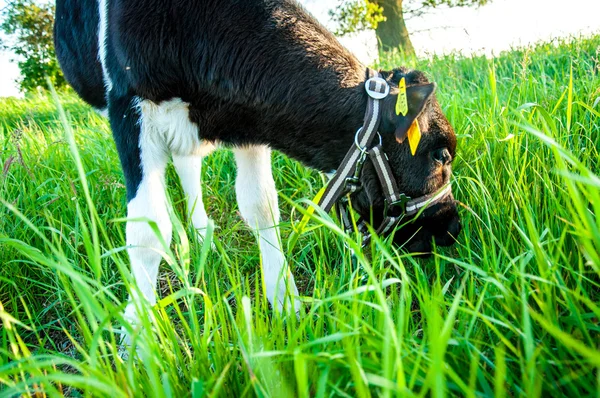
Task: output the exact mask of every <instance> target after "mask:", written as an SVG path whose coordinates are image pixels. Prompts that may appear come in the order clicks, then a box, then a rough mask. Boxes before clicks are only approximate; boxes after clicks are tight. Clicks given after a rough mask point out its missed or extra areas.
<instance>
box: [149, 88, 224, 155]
mask: <svg viewBox="0 0 600 398" xmlns="http://www.w3.org/2000/svg"><path fill="white" fill-rule="evenodd" d="M139 107H140V111H141V112H142V114H143V115H144V118H145V121H146V122H147V123H148V124H152V126H154V127H155V132H156V134H158V137H156V138H158V139H159V140H160V141H161V142H164V143H166V145H167V148H168V149H169V151H170V152H171V153H172V154H173V155H179V156H189V155H195V156H206V155H208V154H209V153H210V152H211V151H212V150H213V149H214V148H215V146H214V144H213V143H210V142H206V141H202V140H200V138H199V137H198V126H197V125H196V124H194V123H192V122H191V121H190V118H189V104H188V103H186V102H183V101H182V100H181V99H180V98H173V99H171V100H169V101H163V102H161V103H160V104H156V103H154V102H152V101H148V100H144V101H141V102H140V103H139ZM149 138H150V139H152V140H154V139H155V138H154V137H149Z"/></svg>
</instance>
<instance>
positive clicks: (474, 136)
mask: <svg viewBox="0 0 600 398" xmlns="http://www.w3.org/2000/svg"><path fill="white" fill-rule="evenodd" d="M393 63H396V62H393ZM381 66H382V67H389V66H390V63H384V64H383V65H381ZM413 66H416V67H418V68H420V69H422V70H424V71H426V72H427V73H428V75H429V76H430V77H431V78H432V79H433V80H434V81H436V82H437V84H438V94H437V95H438V99H439V101H440V103H441V104H442V107H443V108H444V110H445V112H446V115H447V116H448V119H449V120H450V121H451V123H452V124H453V125H454V127H455V130H456V132H457V136H458V151H457V152H458V153H457V158H456V160H455V162H454V174H455V178H454V192H455V197H456V198H457V199H458V200H459V201H460V202H461V216H462V223H463V232H462V233H461V235H460V237H459V239H458V244H456V245H455V246H454V247H452V248H446V249H441V248H440V249H435V250H434V253H433V256H431V257H430V258H427V259H423V258H417V257H414V256H411V255H409V254H407V253H405V252H403V251H402V250H401V249H398V248H396V247H393V246H392V245H391V243H390V242H388V241H382V240H379V239H376V240H374V242H373V243H372V244H371V247H370V248H368V249H366V250H365V251H363V252H359V253H358V255H357V256H356V259H355V260H353V257H352V253H351V251H350V249H348V248H347V246H350V247H357V246H356V245H357V244H356V242H358V241H359V239H360V238H359V237H358V236H357V235H345V234H344V233H343V232H342V231H341V230H340V228H339V223H338V222H337V220H336V219H335V217H334V218H333V219H331V218H325V219H313V220H311V221H310V223H309V224H308V226H307V228H305V229H304V230H303V231H301V233H300V234H299V235H298V234H295V233H294V231H295V230H298V226H299V220H300V219H301V218H302V214H303V213H302V212H303V209H304V208H306V198H312V197H313V196H314V195H315V194H316V193H317V191H318V190H319V189H320V188H321V186H322V185H323V181H324V180H323V177H322V176H320V175H319V174H318V173H316V172H314V171H311V170H309V169H306V168H304V167H303V166H302V165H300V164H299V163H297V162H295V161H292V160H290V159H288V158H286V157H285V156H283V155H280V154H275V156H274V159H273V163H274V167H275V170H276V173H275V178H276V183H277V185H278V187H279V188H280V203H281V207H282V215H283V221H282V225H281V228H282V235H283V236H282V239H283V243H284V247H286V248H288V251H289V252H288V253H287V258H288V260H289V262H290V264H291V267H292V269H293V272H294V274H295V275H296V278H297V281H298V282H299V283H298V284H299V288H300V290H301V296H302V298H301V300H302V302H303V305H304V307H305V310H306V315H303V316H302V317H300V318H299V319H297V318H296V317H295V316H293V315H291V316H287V317H286V316H279V315H277V314H275V313H273V312H272V311H271V310H270V308H269V305H268V304H267V301H266V299H265V296H264V294H263V288H262V279H261V273H260V271H259V262H260V258H259V252H258V248H257V246H256V244H255V240H254V238H253V236H252V234H251V233H250V231H249V230H248V229H247V228H246V227H245V225H244V224H243V222H242V221H241V219H240V217H239V215H238V214H237V210H236V205H235V192H234V178H235V169H234V166H233V159H232V155H231V154H230V153H228V152H219V153H216V154H213V155H211V156H210V157H209V158H207V159H206V160H205V163H204V168H203V180H204V181H205V183H206V185H205V191H204V195H205V203H206V205H207V211H208V213H209V215H210V216H211V217H212V218H213V220H214V230H211V231H210V234H209V237H210V239H207V240H206V241H205V242H204V243H203V244H202V243H199V242H198V241H197V239H196V238H195V236H194V232H193V230H192V227H191V226H190V224H189V223H188V221H187V220H186V219H185V218H184V217H183V216H182V215H183V214H185V199H184V197H183V194H182V192H181V190H180V188H179V186H178V184H177V183H176V176H175V173H174V171H173V170H172V169H170V170H169V173H168V180H169V181H170V182H171V184H170V189H169V193H170V197H171V201H172V203H173V207H174V209H175V211H174V213H173V221H174V223H175V228H174V231H175V232H174V243H173V245H172V246H171V249H170V250H169V251H168V252H166V253H165V261H163V265H162V267H161V273H160V277H159V278H160V282H159V288H158V290H159V294H160V297H161V300H160V301H159V303H158V304H157V305H156V306H154V307H152V308H151V307H149V306H145V307H144V311H145V316H144V319H145V321H144V324H143V327H142V328H140V329H136V330H135V332H134V338H135V341H136V343H137V347H138V349H137V351H135V352H134V353H133V355H129V356H126V357H125V359H122V358H121V357H120V356H119V355H118V344H117V340H118V338H119V337H118V336H119V335H118V334H117V333H115V332H117V331H118V330H119V328H120V327H121V325H122V323H123V320H122V316H121V312H122V311H123V309H124V305H125V300H126V297H127V291H128V289H131V288H132V287H131V277H130V275H129V272H128V264H127V256H126V253H125V251H124V249H123V246H124V244H125V243H124V220H123V217H124V216H125V189H124V186H123V180H122V175H121V172H120V167H119V163H118V159H117V154H116V150H115V147H114V144H113V142H112V139H111V137H110V130H109V127H108V123H107V122H106V121H105V120H104V119H103V118H102V117H100V116H99V115H97V114H96V113H94V112H93V111H92V110H91V109H90V108H89V107H87V106H86V105H84V104H83V103H82V102H80V101H79V100H78V99H77V98H76V97H75V96H74V95H73V94H68V93H64V94H60V95H59V97H58V101H59V102H57V98H53V97H51V96H47V95H38V96H32V97H28V98H27V99H24V100H16V99H4V100H0V140H1V145H2V147H1V151H2V152H1V155H0V156H1V161H2V170H1V175H0V267H1V268H0V397H3V396H9V397H11V396H18V395H20V394H25V395H34V396H44V395H47V396H61V395H66V396H75V397H76V396H110V397H112V398H118V397H128V396H139V397H185V396H191V397H194V398H196V397H204V396H211V397H212V396H214V397H216V396H226V397H230V396H261V397H262V396H272V397H293V396H299V397H308V396H315V397H330V396H342V397H349V396H351V397H355V396H356V397H369V396H382V397H390V396H435V397H443V396H447V395H451V396H469V397H476V396H492V395H496V396H499V397H502V396H527V397H537V396H549V395H553V396H563V395H564V396H570V397H587V396H593V397H600V322H599V319H600V178H599V175H600V36H595V37H591V38H573V39H570V40H559V41H555V42H552V43H543V44H538V45H536V46H534V47H531V48H526V49H516V50H514V51H511V52H507V53H503V54H500V55H499V56H498V57H496V58H495V59H486V58H484V57H472V58H468V57H467V58H464V57H459V56H447V57H443V58H438V59H433V60H427V61H420V62H418V63H417V64H416V65H413ZM58 103H60V104H61V105H62V107H63V108H64V110H65V111H66V118H63V119H62V120H61V116H60V115H61V114H60V112H59V108H58ZM331 216H333V213H332V215H331ZM211 241H212V242H213V243H214V245H215V249H214V250H212V249H211V246H210V243H211ZM346 244H347V245H346Z"/></svg>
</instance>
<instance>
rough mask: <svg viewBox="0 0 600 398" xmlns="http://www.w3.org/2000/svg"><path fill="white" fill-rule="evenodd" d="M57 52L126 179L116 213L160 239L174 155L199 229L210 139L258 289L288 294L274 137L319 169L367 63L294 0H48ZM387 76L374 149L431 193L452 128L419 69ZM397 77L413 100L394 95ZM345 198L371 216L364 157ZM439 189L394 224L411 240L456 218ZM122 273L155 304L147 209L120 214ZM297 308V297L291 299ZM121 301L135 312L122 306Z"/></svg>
mask: <svg viewBox="0 0 600 398" xmlns="http://www.w3.org/2000/svg"><path fill="white" fill-rule="evenodd" d="M55 43H56V53H57V55H58V58H59V61H60V64H61V66H62V68H63V70H64V73H65V76H66V78H67V80H68V81H69V82H70V83H71V85H72V86H73V87H74V88H75V90H76V91H77V92H78V93H79V94H80V95H81V97H82V98H83V99H84V100H86V101H87V102H88V103H90V104H91V105H92V106H94V107H95V108H97V109H98V110H102V111H106V112H107V114H108V117H109V119H110V125H111V128H112V131H113V137H114V140H115V143H116V146H117V150H118V153H119V157H120V160H121V164H122V167H123V172H124V175H125V181H126V186H127V198H128V205H127V217H128V218H130V219H139V218H147V219H150V220H153V221H155V222H156V224H157V225H158V228H159V230H160V233H161V235H162V238H164V240H165V241H166V242H167V243H169V242H170V239H171V230H172V226H171V222H170V220H169V215H168V211H167V210H168V209H167V198H166V194H165V168H166V166H167V163H168V162H169V161H170V159H172V161H173V163H174V165H175V168H176V170H177V173H178V174H179V176H180V178H181V182H182V185H183V189H184V191H185V193H186V195H187V198H188V203H189V209H193V210H192V211H191V218H192V221H193V225H194V227H195V228H196V229H197V231H198V233H199V235H200V236H202V234H203V231H204V230H205V228H206V225H207V220H208V217H207V214H206V212H205V210H204V206H203V203H202V188H201V181H200V168H201V162H202V157H203V156H205V155H206V154H207V153H209V152H210V151H211V150H212V149H213V148H214V147H215V145H219V146H223V147H227V148H230V149H231V150H233V151H234V153H235V160H236V162H237V168H238V174H237V180H236V194H237V200H238V205H239V209H240V212H241V214H242V216H243V217H244V219H245V221H246V222H247V223H248V225H249V226H250V227H252V228H253V229H254V230H255V231H256V234H257V236H258V238H259V243H260V248H261V256H262V264H263V277H264V281H265V285H266V294H267V297H268V299H269V301H270V302H271V304H272V305H273V306H274V307H275V308H276V309H282V307H283V306H285V305H286V303H288V304H289V303H291V300H290V297H293V296H297V293H298V292H297V289H296V286H295V284H294V278H293V276H292V275H291V274H290V273H289V271H288V269H287V266H286V262H285V259H284V257H283V254H282V250H281V246H280V240H279V237H278V229H277V224H278V222H279V210H278V205H277V192H276V189H275V184H274V182H273V177H272V173H271V160H270V157H271V148H274V149H277V150H279V151H281V152H283V153H285V154H287V155H288V156H290V157H292V158H295V159H297V160H299V161H301V162H303V163H304V164H306V165H308V166H310V167H314V168H316V169H319V170H321V171H324V172H330V171H332V170H335V169H337V168H338V166H339V165H340V163H341V162H342V159H344V155H345V154H346V152H347V151H348V150H349V149H350V148H351V147H352V146H353V145H354V139H355V133H356V131H357V129H358V128H359V127H360V126H361V125H362V123H363V116H364V113H365V109H366V107H367V101H368V97H367V94H366V92H365V87H364V86H365V80H366V79H367V77H368V73H369V72H368V69H367V68H366V67H365V66H363V65H361V64H360V63H359V62H358V61H357V60H356V58H355V57H354V56H353V55H352V54H351V53H349V52H348V51H347V50H345V49H344V48H343V47H342V46H341V45H340V44H339V43H338V42H337V41H336V39H335V38H334V37H333V36H332V35H331V34H330V33H329V32H328V31H327V30H326V29H324V28H323V27H322V26H321V25H319V23H318V22H316V20H315V19H313V18H312V17H311V16H310V15H309V14H308V13H307V12H306V11H305V10H304V9H303V8H302V7H301V6H299V5H298V4H297V2H296V1H294V0H244V1H236V0H179V1H164V0H98V1H97V0H57V4H56V26H55ZM380 74H381V76H382V77H383V78H384V79H385V80H386V81H387V84H389V86H390V87H391V88H392V95H390V96H389V97H388V98H386V99H385V100H383V102H382V112H383V113H382V115H383V116H382V119H381V125H380V128H379V132H380V135H381V138H382V148H383V151H384V152H385V153H386V154H387V160H388V161H389V164H390V165H391V170H392V172H393V174H394V175H395V182H396V184H397V186H398V187H399V189H400V190H401V191H402V192H403V193H405V194H406V195H408V196H411V197H419V196H424V195H428V194H430V193H432V192H435V191H436V190H438V189H440V187H442V186H444V185H445V184H447V183H448V181H449V179H450V175H451V162H452V158H453V156H454V151H455V147H456V139H455V135H454V132H453V131H452V128H451V127H450V125H449V123H448V121H447V120H446V118H445V117H444V115H443V114H442V111H441V109H440V106H439V105H438V103H437V101H436V99H435V97H434V96H433V94H432V93H433V90H432V87H433V86H432V85H431V84H429V82H428V81H427V79H426V78H425V76H424V75H423V74H422V73H420V72H418V71H409V70H406V69H396V70H394V71H391V72H380ZM401 79H404V81H405V82H406V84H407V91H406V92H407V97H408V106H409V108H410V112H409V113H408V114H407V115H406V116H398V115H396V113H395V112H394V105H395V102H396V97H397V95H398V94H397V93H398V84H399V82H400V80H401ZM415 119H416V120H418V124H419V126H420V128H421V130H422V132H423V137H422V139H421V142H420V144H419V146H418V149H417V152H416V154H415V155H414V156H413V155H412V154H411V151H410V149H409V146H408V144H407V143H403V144H399V143H398V142H397V141H396V138H395V136H394V133H395V132H396V129H398V128H399V127H398V126H402V125H407V126H410V125H411V123H412V122H413V121H414V120H415ZM360 182H361V187H362V189H359V190H357V191H356V192H354V193H353V194H352V205H353V207H354V209H355V210H356V211H357V212H358V213H360V214H361V215H362V216H363V217H364V218H365V219H367V220H371V221H372V222H373V223H380V222H381V221H382V218H383V214H384V207H385V201H384V194H383V191H382V187H381V184H380V183H379V180H378V178H377V174H376V171H375V168H374V166H373V164H372V162H366V163H365V164H364V167H363V168H362V171H361V173H360ZM446 199H447V200H444V201H442V202H441V203H437V204H436V205H435V206H431V207H430V208H428V209H426V210H425V211H424V212H423V214H422V215H421V216H420V217H419V218H418V219H416V220H414V221H413V222H412V223H410V224H409V225H407V226H405V227H403V228H401V229H400V230H399V231H397V232H396V235H395V240H396V241H397V243H399V244H402V245H404V247H405V248H407V249H408V250H411V251H419V252H427V251H429V250H430V248H431V242H432V240H433V239H435V241H436V243H437V244H438V245H449V244H451V243H452V242H453V238H454V237H455V236H456V235H457V234H458V232H459V230H460V224H459V221H458V216H457V211H456V206H455V204H454V200H453V198H452V197H451V195H449V196H448V197H447V198H446ZM126 236H127V238H126V239H127V245H128V252H129V256H130V261H131V267H132V272H133V275H134V277H135V280H136V281H137V283H138V286H139V288H140V291H141V292H142V293H143V295H144V296H145V297H146V298H147V299H148V301H149V302H150V303H152V304H154V303H155V301H156V299H155V291H154V289H155V285H156V280H157V272H158V266H159V263H160V260H161V256H160V254H159V252H160V250H157V249H160V248H161V243H160V241H161V240H160V237H158V236H156V234H155V233H154V232H153V231H152V229H151V228H150V226H149V225H148V224H147V223H144V222H135V221H130V222H128V223H127V227H126ZM296 308H298V305H297V304H296ZM126 314H127V315H128V316H129V317H130V318H132V319H134V318H135V310H134V309H133V307H132V306H131V305H130V306H129V307H128V308H127V310H126Z"/></svg>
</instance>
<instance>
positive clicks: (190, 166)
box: [173, 155, 208, 239]
mask: <svg viewBox="0 0 600 398" xmlns="http://www.w3.org/2000/svg"><path fill="white" fill-rule="evenodd" d="M173 165H174V166H175V170H177V175H179V179H180V180H181V185H182V187H183V191H184V192H185V195H186V196H187V202H188V212H190V213H191V216H192V225H194V228H195V229H196V231H197V232H198V235H199V236H200V238H202V239H204V235H205V233H206V226H207V224H208V216H207V215H206V210H205V209H204V202H203V201H202V186H201V173H200V172H201V169H202V157H200V156H195V155H190V156H179V155H173Z"/></svg>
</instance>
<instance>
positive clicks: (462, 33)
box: [0, 0, 600, 97]
mask: <svg viewBox="0 0 600 398" xmlns="http://www.w3.org/2000/svg"><path fill="white" fill-rule="evenodd" d="M406 1H409V0H406ZM300 2H301V3H303V4H304V5H305V7H306V8H307V9H308V10H309V11H310V12H312V13H313V14H314V15H315V16H316V17H317V18H318V19H319V20H320V21H321V22H322V23H323V24H325V25H326V26H327V27H329V28H330V29H333V28H334V26H333V24H332V22H331V21H330V18H329V15H328V13H327V11H328V10H329V9H330V8H333V7H335V5H336V4H337V2H338V0H301V1H300ZM5 4H6V0H0V9H2V8H3V7H4V6H5ZM407 26H408V30H409V31H410V32H411V38H412V41H413V44H414V46H415V49H416V50H417V53H418V54H419V55H420V56H428V55H431V54H444V53H449V52H452V51H460V52H462V53H463V54H465V55H471V54H481V53H483V54H486V55H488V56H492V55H494V54H498V53H499V52H500V51H503V50H508V49H510V48H511V47H514V46H523V45H527V44H529V43H534V42H537V41H540V40H549V39H552V38H556V37H566V36H572V35H581V34H583V35H589V34H591V33H600V0H492V1H491V3H489V4H488V5H486V6H483V7H479V8H453V9H449V8H444V9H439V10H435V11H433V12H431V13H428V14H427V15H423V16H421V17H419V18H413V19H411V20H409V21H408V22H407ZM340 40H341V41H342V43H343V44H344V45H345V46H346V47H347V48H348V49H350V50H351V51H352V52H354V53H355V54H356V55H357V57H358V58H359V59H360V60H361V61H362V62H363V63H366V64H369V63H371V62H372V61H373V60H374V58H375V56H376V53H377V51H376V46H375V43H376V40H375V35H374V33H373V32H365V33H362V34H359V35H356V36H353V37H345V38H341V39H340ZM12 58H14V56H13V55H12V54H11V53H9V52H7V51H0V97H3V96H10V95H19V93H18V89H17V86H16V83H15V80H16V79H17V78H18V75H19V68H18V67H17V65H16V64H15V63H11V62H10V60H11V59H12Z"/></svg>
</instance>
